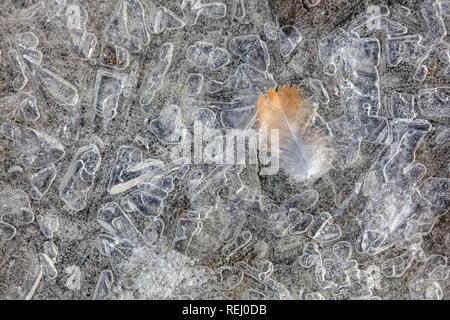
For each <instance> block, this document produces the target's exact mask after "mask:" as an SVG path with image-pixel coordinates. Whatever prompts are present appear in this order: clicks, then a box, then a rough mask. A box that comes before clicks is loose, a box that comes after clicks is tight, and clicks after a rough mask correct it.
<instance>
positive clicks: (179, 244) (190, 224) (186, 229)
mask: <svg viewBox="0 0 450 320" xmlns="http://www.w3.org/2000/svg"><path fill="white" fill-rule="evenodd" d="M202 226H203V224H202V222H201V221H199V220H194V219H185V218H180V219H178V223H177V229H176V231H175V237H174V239H173V242H172V248H173V249H174V250H177V251H179V252H181V253H186V250H187V249H188V248H189V245H190V244H191V241H192V237H193V236H194V235H195V234H197V233H199V232H200V231H201V229H202Z"/></svg>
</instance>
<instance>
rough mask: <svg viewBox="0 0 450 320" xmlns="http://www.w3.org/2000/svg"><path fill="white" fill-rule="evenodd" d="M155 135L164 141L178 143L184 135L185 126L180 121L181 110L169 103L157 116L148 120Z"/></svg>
mask: <svg viewBox="0 0 450 320" xmlns="http://www.w3.org/2000/svg"><path fill="white" fill-rule="evenodd" d="M150 128H151V130H152V131H153V133H154V134H155V136H156V137H157V138H158V139H159V140H160V141H162V142H164V143H169V144H170V143H180V142H181V141H183V139H184V137H185V135H186V127H185V126H184V125H183V122H182V121H181V110H180V108H179V107H178V106H175V105H171V106H168V107H165V108H164V109H162V110H161V112H160V114H159V117H158V118H157V119H155V120H152V121H151V122H150Z"/></svg>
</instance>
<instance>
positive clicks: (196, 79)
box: [180, 73, 204, 97]
mask: <svg viewBox="0 0 450 320" xmlns="http://www.w3.org/2000/svg"><path fill="white" fill-rule="evenodd" d="M203 78H204V77H203V75H202V74H200V73H190V74H188V77H187V79H186V82H185V83H184V84H183V87H182V88H180V90H182V92H183V94H185V95H187V96H188V97H192V96H196V95H198V94H199V93H200V91H201V90H202V87H203Z"/></svg>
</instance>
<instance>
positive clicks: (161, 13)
mask: <svg viewBox="0 0 450 320" xmlns="http://www.w3.org/2000/svg"><path fill="white" fill-rule="evenodd" d="M184 25H185V24H184V22H183V21H182V20H181V19H180V18H178V17H177V16H175V14H174V13H173V12H172V11H170V10H169V9H166V8H165V7H159V8H157V9H156V10H155V11H154V12H152V13H151V14H150V15H149V16H148V18H147V28H148V31H149V32H151V33H161V32H164V30H175V29H180V28H183V27H184Z"/></svg>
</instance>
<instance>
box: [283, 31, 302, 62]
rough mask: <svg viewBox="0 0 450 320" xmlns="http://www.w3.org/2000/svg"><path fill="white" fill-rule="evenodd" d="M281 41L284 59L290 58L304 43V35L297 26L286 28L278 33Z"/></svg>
mask: <svg viewBox="0 0 450 320" xmlns="http://www.w3.org/2000/svg"><path fill="white" fill-rule="evenodd" d="M278 37H279V39H280V53H281V55H282V56H283V57H288V56H289V55H290V54H291V53H292V51H294V49H295V48H296V47H297V44H298V43H299V42H300V41H302V35H301V34H300V32H299V31H298V30H297V28H296V27H295V26H284V27H281V28H280V32H279V33H278Z"/></svg>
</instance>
